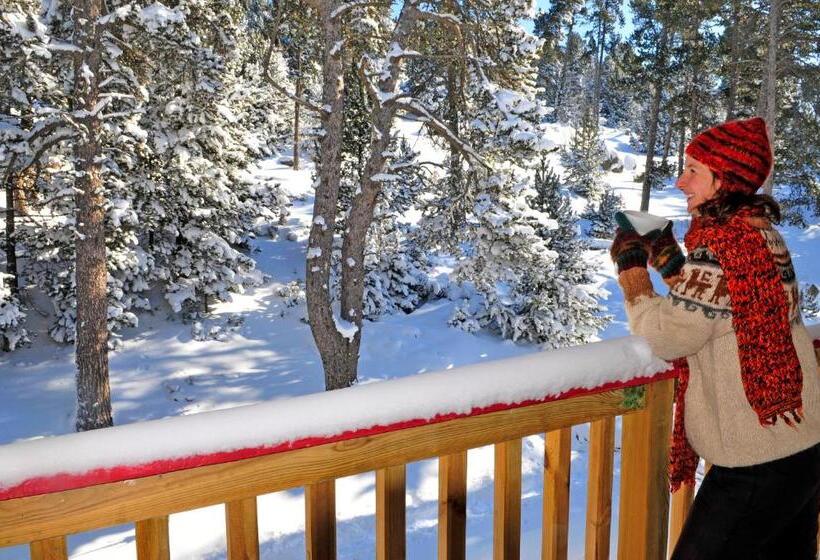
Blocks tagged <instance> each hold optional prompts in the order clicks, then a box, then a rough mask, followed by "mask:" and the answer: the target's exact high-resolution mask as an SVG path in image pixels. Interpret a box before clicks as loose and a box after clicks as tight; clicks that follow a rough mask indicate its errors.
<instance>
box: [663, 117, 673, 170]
mask: <svg viewBox="0 0 820 560" xmlns="http://www.w3.org/2000/svg"><path fill="white" fill-rule="evenodd" d="M673 128H674V125H673V123H672V118H671V116H670V118H669V123H668V124H667V125H666V130H665V131H664V133H663V159H662V160H661V161H662V162H663V164H664V165H666V160H667V159H668V158H669V151H670V150H671V149H672V129H673Z"/></svg>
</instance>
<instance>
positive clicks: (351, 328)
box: [333, 314, 435, 416]
mask: <svg viewBox="0 0 820 560" xmlns="http://www.w3.org/2000/svg"><path fill="white" fill-rule="evenodd" d="M333 323H334V324H335V325H336V330H337V331H339V334H341V335H342V336H343V337H344V338H346V339H347V340H350V341H352V340H353V338H354V337H355V336H356V333H357V332H359V327H357V326H356V325H354V324H353V323H351V322H350V321H346V320H344V319H342V318H341V317H337V316H336V314H334V315H333ZM433 416H435V414H434V415H433Z"/></svg>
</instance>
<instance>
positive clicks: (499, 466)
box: [0, 372, 692, 560]
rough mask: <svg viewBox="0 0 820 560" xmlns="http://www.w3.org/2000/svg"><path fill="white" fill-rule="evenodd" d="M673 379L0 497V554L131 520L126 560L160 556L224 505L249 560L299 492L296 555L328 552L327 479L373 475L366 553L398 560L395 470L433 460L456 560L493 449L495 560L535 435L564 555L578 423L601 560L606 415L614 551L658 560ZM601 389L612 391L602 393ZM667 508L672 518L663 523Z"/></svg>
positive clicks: (509, 555) (445, 552) (444, 553)
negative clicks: (262, 527) (181, 522)
mask: <svg viewBox="0 0 820 560" xmlns="http://www.w3.org/2000/svg"><path fill="white" fill-rule="evenodd" d="M673 376H674V372H666V373H664V374H660V375H656V376H654V377H653V378H651V379H644V380H641V381H640V384H637V385H636V384H635V383H634V382H632V383H623V384H621V386H620V387H618V388H607V389H606V390H600V388H599V389H597V390H586V391H580V392H577V391H576V392H575V393H574V396H571V397H568V398H561V399H559V400H545V402H537V403H534V404H528V405H523V406H519V405H513V406H511V407H508V408H506V409H503V410H495V411H491V412H482V413H479V414H471V415H466V416H462V417H458V418H454V419H449V420H444V421H437V422H431V423H428V424H424V425H416V426H413V427H403V428H398V429H390V430H386V431H384V432H381V433H368V434H366V435H362V436H360V437H353V438H349V439H343V440H340V441H333V442H331V443H324V444H319V445H313V446H309V447H304V448H300V449H294V450H289V451H279V452H276V453H272V454H269V455H264V456H257V457H252V458H247V459H241V460H236V461H231V462H225V463H218V464H210V465H206V466H201V467H196V468H190V469H185V470H177V471H174V472H163V473H160V474H155V475H152V476H146V477H142V478H134V479H130V480H123V481H118V482H109V483H104V484H95V485H91V486H86V487H81V488H73V489H69V490H61V491H55V492H48V493H43V494H37V495H27V496H23V497H16V498H11V499H6V500H3V501H0V546H11V545H17V544H23V543H30V551H31V558H32V560H60V559H65V558H67V551H66V535H70V534H75V533H78V532H84V531H89V530H93V529H98V528H102V527H107V526H113V525H120V524H124V523H135V525H136V544H137V556H138V558H139V560H162V559H166V560H167V559H168V558H169V534H168V516H169V514H173V513H178V512H182V511H186V510H191V509H195V508H200V507H204V506H209V505H214V504H220V503H224V504H225V506H226V507H225V516H226V520H225V523H226V533H227V557H228V558H229V559H231V560H239V559H243V560H244V559H256V558H259V540H258V528H257V505H256V499H257V496H260V495H262V494H266V493H270V492H276V491H280V490H285V489H291V488H297V487H304V488H305V504H306V507H305V514H306V520H305V542H306V549H307V550H306V551H307V558H308V559H310V560H325V559H333V558H335V557H336V537H335V535H336V527H335V522H336V516H335V495H334V481H335V479H337V478H340V477H345V476H349V475H353V474H358V473H364V472H370V471H375V473H376V523H375V528H376V550H377V558H378V559H380V560H382V559H385V560H387V559H389V560H401V559H403V558H404V557H405V540H406V530H405V469H406V465H407V464H408V463H410V462H413V461H418V460H422V459H428V458H435V457H438V461H439V471H438V479H439V509H438V557H439V559H441V560H444V559H448V560H450V559H464V558H465V554H466V539H465V535H466V530H465V528H466V494H467V484H466V477H467V450H469V449H472V448H476V447H481V446H486V445H491V444H492V445H494V446H495V475H494V510H493V511H494V519H493V521H494V522H493V543H494V558H496V559H517V558H518V557H519V550H520V535H521V531H520V525H521V519H520V517H521V516H520V512H521V440H522V438H523V437H525V436H529V435H532V434H538V433H545V439H546V445H545V450H546V451H545V457H544V476H543V478H544V490H543V495H544V500H543V525H542V555H541V557H542V558H544V559H562V558H566V557H567V549H568V539H567V535H568V525H569V499H570V487H569V478H570V434H571V428H572V426H574V425H576V424H582V423H587V422H589V423H591V426H590V441H589V472H588V473H587V474H588V489H587V512H586V534H585V558H586V559H588V560H592V559H594V560H599V559H605V558H609V551H610V533H611V523H612V519H611V511H612V508H611V504H612V488H613V470H614V469H613V466H614V465H613V462H614V456H615V455H614V447H615V418H616V417H617V416H622V417H623V418H622V442H621V452H620V457H621V468H620V475H621V480H620V505H619V519H618V536H617V539H618V540H617V550H618V554H617V557H618V559H620V560H641V559H653V560H661V559H663V558H665V557H666V556H667V554H668V551H669V550H671V548H672V546H673V544H674V541H675V539H676V538H677V535H678V534H679V532H680V529H681V526H682V524H683V520H684V519H685V516H686V513H687V509H688V507H689V504H690V502H691V500H692V492H691V490H684V491H681V492H678V493H676V494H675V495H674V496H673V497H672V500H671V508H670V495H669V493H668V484H667V475H666V468H667V461H668V449H669V437H670V431H671V418H672V415H671V412H672V398H673V389H674V379H673ZM609 387H611V385H610V386H609ZM670 509H671V515H670Z"/></svg>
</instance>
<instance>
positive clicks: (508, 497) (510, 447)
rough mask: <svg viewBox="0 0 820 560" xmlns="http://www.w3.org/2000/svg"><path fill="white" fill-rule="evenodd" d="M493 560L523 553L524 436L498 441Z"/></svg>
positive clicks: (514, 557)
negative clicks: (522, 458) (522, 463)
mask: <svg viewBox="0 0 820 560" xmlns="http://www.w3.org/2000/svg"><path fill="white" fill-rule="evenodd" d="M493 487H494V498H495V499H494V505H493V560H518V557H519V555H520V552H521V439H520V438H516V439H514V440H510V441H505V442H502V443H496V444H495V476H494V479H493Z"/></svg>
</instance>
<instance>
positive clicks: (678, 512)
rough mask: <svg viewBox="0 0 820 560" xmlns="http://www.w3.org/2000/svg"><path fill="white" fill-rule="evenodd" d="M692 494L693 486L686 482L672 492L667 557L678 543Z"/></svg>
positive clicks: (690, 504) (690, 505) (693, 492)
mask: <svg viewBox="0 0 820 560" xmlns="http://www.w3.org/2000/svg"><path fill="white" fill-rule="evenodd" d="M694 495H695V488H694V487H692V486H689V485H688V484H684V485H682V486H681V487H680V488H679V489H678V491H677V492H675V493H674V494H672V511H671V513H670V516H669V517H670V520H669V549H668V550H667V558H668V557H670V556H672V552H673V551H674V550H675V545H676V544H677V543H678V538H679V537H680V533H681V531H682V530H683V524H684V523H685V522H686V516H687V515H689V509H690V508H691V507H692V498H693V497H694Z"/></svg>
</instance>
